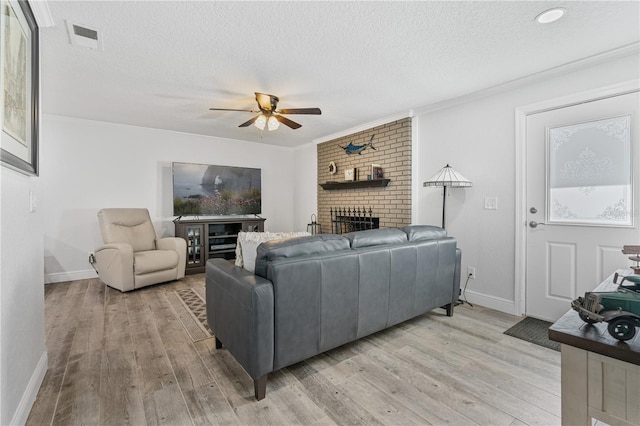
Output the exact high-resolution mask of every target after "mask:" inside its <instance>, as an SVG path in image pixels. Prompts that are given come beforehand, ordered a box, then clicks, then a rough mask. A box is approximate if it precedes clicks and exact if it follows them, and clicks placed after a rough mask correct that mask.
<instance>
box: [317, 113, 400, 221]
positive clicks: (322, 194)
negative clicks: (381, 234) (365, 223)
mask: <svg viewBox="0 0 640 426" xmlns="http://www.w3.org/2000/svg"><path fill="white" fill-rule="evenodd" d="M373 135H375V136H374V138H373V146H374V147H375V148H376V149H375V150H373V149H371V148H369V147H368V148H367V149H365V150H364V151H363V152H362V154H351V155H347V154H345V150H344V149H343V148H340V147H341V146H342V147H346V146H347V145H348V144H349V142H352V143H353V145H363V144H366V143H368V142H369V140H370V139H371V136H373ZM317 152H318V156H317V157H318V189H317V190H318V215H317V216H318V223H320V224H322V228H323V231H324V232H335V230H334V229H332V227H334V226H335V219H334V222H333V223H332V216H331V210H333V211H335V210H336V209H346V210H349V209H350V210H354V209H362V210H364V209H366V210H367V211H368V210H369V209H371V213H367V216H372V217H375V218H377V220H376V226H379V227H380V228H390V227H400V226H406V225H409V224H410V223H411V118H404V119H401V120H397V121H393V122H390V123H387V124H383V125H380V126H377V127H374V128H372V129H368V130H364V131H362V132H358V133H353V134H351V135H348V136H344V137H341V138H338V139H333V140H330V141H327V142H323V143H321V144H318V146H317ZM331 162H333V163H334V164H335V166H336V172H335V173H334V174H331V173H330V171H329V164H330V163H331ZM372 164H376V165H379V166H380V167H382V169H383V174H384V179H389V180H390V181H389V183H388V185H387V186H362V185H360V186H361V187H358V186H359V183H360V182H361V181H366V180H367V175H369V174H371V165H372ZM350 168H355V169H357V182H356V183H355V184H354V185H351V184H350V185H334V186H333V187H332V189H323V188H322V187H321V186H320V184H325V183H327V182H333V181H336V182H338V183H343V182H345V176H344V171H345V170H346V169H350ZM374 184H375V182H374ZM364 185H366V184H364ZM341 186H344V188H343V187H341ZM351 186H355V187H351ZM335 187H338V188H337V189H333V188H335ZM343 216H344V215H343ZM354 216H355V215H354Z"/></svg>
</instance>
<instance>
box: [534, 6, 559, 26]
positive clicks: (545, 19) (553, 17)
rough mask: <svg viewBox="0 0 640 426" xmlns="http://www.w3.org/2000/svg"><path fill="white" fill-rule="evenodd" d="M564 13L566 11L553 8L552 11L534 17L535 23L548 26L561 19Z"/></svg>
mask: <svg viewBox="0 0 640 426" xmlns="http://www.w3.org/2000/svg"><path fill="white" fill-rule="evenodd" d="M564 12H566V9H564V8H562V7H554V8H553V9H549V10H545V11H544V12H542V13H541V14H540V15H538V16H536V21H537V22H538V23H540V24H548V23H550V22H553V21H557V20H558V19H560V18H562V15H564Z"/></svg>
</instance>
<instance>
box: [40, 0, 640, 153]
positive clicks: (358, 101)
mask: <svg viewBox="0 0 640 426" xmlns="http://www.w3.org/2000/svg"><path fill="white" fill-rule="evenodd" d="M558 5H559V6H563V7H565V8H566V9H567V13H566V15H565V17H564V18H563V19H561V20H560V21H557V22H555V23H552V24H548V25H540V24H538V23H536V22H534V18H535V16H536V15H538V14H539V13H540V12H542V11H544V10H546V9H548V8H550V7H552V6H558ZM49 8H50V10H51V13H52V15H53V18H54V20H55V24H56V25H55V26H54V27H50V28H43V29H42V31H41V39H42V43H41V50H42V99H43V101H42V109H43V112H44V113H46V114H55V115H63V116H69V117H79V118H86V119H91V120H99V121H107V122H115V123H123V124H130V125H136V126H144V127H152V128H158V129H168V130H175V131H180V132H187V133H195V134H202V135H211V136H219V137H225V138H232V139H242V140H249V141H257V142H262V143H269V144H276V145H282V146H290V147H291V146H298V145H302V144H304V143H307V142H310V141H311V140H313V139H315V138H320V137H323V136H326V135H329V134H332V133H336V132H340V131H342V130H345V129H348V128H351V127H354V126H358V125H362V124H364V123H368V122H371V121H374V120H377V119H380V118H383V117H387V116H391V115H396V114H401V113H405V112H408V111H409V110H410V109H417V108H421V107H425V106H428V105H430V104H433V103H436V102H440V101H444V100H446V99H451V98H454V97H458V96H461V95H464V94H467V93H470V92H474V91H478V90H482V89H485V88H488V87H492V86H495V85H498V84H500V83H504V82H507V81H510V80H514V79H517V78H520V77H524V76H527V75H531V74H534V73H537V72H540V71H544V70H546V69H549V68H552V67H556V66H559V65H562V64H566V63H569V62H572V61H575V60H578V59H581V58H585V57H589V56H592V55H595V54H599V53H602V52H606V51H609V50H611V49H615V48H618V47H621V46H625V45H629V44H631V43H638V42H639V41H640V2H638V1H630V2H627V1H621V2H618V1H603V2H599V1H584V2H581V1H576V2H574V1H560V2H556V1H541V2H533V1H532V2H529V1H509V2H506V1H505V2H492V1H478V2H470V1H461V2H456V1H447V2H431V1H428V2H404V1H391V2H368V1H355V2H246V1H241V2H232V1H207V2H204V1H203V2H195V1H126V2H116V1H106V2H101V1H70V2H66V1H52V0H49ZM65 20H70V21H72V22H74V23H76V24H80V25H86V26H88V27H90V28H95V29H98V30H99V31H100V32H101V38H102V40H103V44H104V50H102V51H98V50H90V49H87V48H82V47H78V46H74V45H71V44H69V37H68V35H67V31H66V26H65ZM255 91H258V92H265V93H270V94H275V95H277V96H279V97H280V104H279V107H281V108H301V107H319V108H321V109H322V115H321V116H306V115H295V116H294V115H290V116H288V117H289V118H291V119H293V120H295V121H297V122H299V123H300V124H302V125H303V127H302V128H300V129H298V130H291V129H289V128H288V127H285V126H281V127H280V129H278V130H276V131H273V132H267V131H266V130H265V131H260V130H258V129H257V128H255V127H254V126H250V127H247V128H238V127H237V126H238V125H239V124H240V123H243V122H244V121H246V120H248V119H249V118H251V117H252V115H251V114H250V113H243V112H214V111H209V110H208V108H209V107H220V108H241V109H245V108H247V109H254V108H255V101H254V99H253V92H255Z"/></svg>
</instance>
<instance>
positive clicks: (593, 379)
mask: <svg viewBox="0 0 640 426" xmlns="http://www.w3.org/2000/svg"><path fill="white" fill-rule="evenodd" d="M616 272H617V273H618V274H620V275H629V274H631V273H632V271H631V270H626V269H620V270H618V271H616ZM613 276H614V274H611V275H610V276H609V277H608V278H607V279H606V280H605V281H603V282H602V284H600V285H599V286H598V287H597V288H596V289H595V290H594V291H611V290H615V289H617V285H616V284H615V283H614V282H613ZM549 339H551V340H555V341H556V342H560V343H561V351H562V355H561V385H562V424H563V425H589V426H590V425H591V424H592V423H591V419H592V418H593V419H597V420H601V421H603V422H605V423H608V424H611V425H614V424H615V425H640V333H639V334H637V335H636V337H635V338H634V339H633V340H630V341H627V342H619V341H618V340H616V339H614V338H613V337H611V336H610V335H609V333H608V331H607V324H606V323H597V324H593V325H590V324H587V323H585V322H584V321H582V320H581V319H580V318H579V317H578V313H577V312H575V311H574V310H570V311H569V312H567V313H566V314H564V315H563V316H562V318H560V319H559V320H558V321H556V322H555V323H554V324H553V325H552V326H551V327H550V328H549Z"/></svg>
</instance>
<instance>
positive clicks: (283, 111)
mask: <svg viewBox="0 0 640 426" xmlns="http://www.w3.org/2000/svg"><path fill="white" fill-rule="evenodd" d="M276 112H277V113H278V114H312V115H320V114H322V111H320V108H289V109H280V110H278V111H276Z"/></svg>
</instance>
